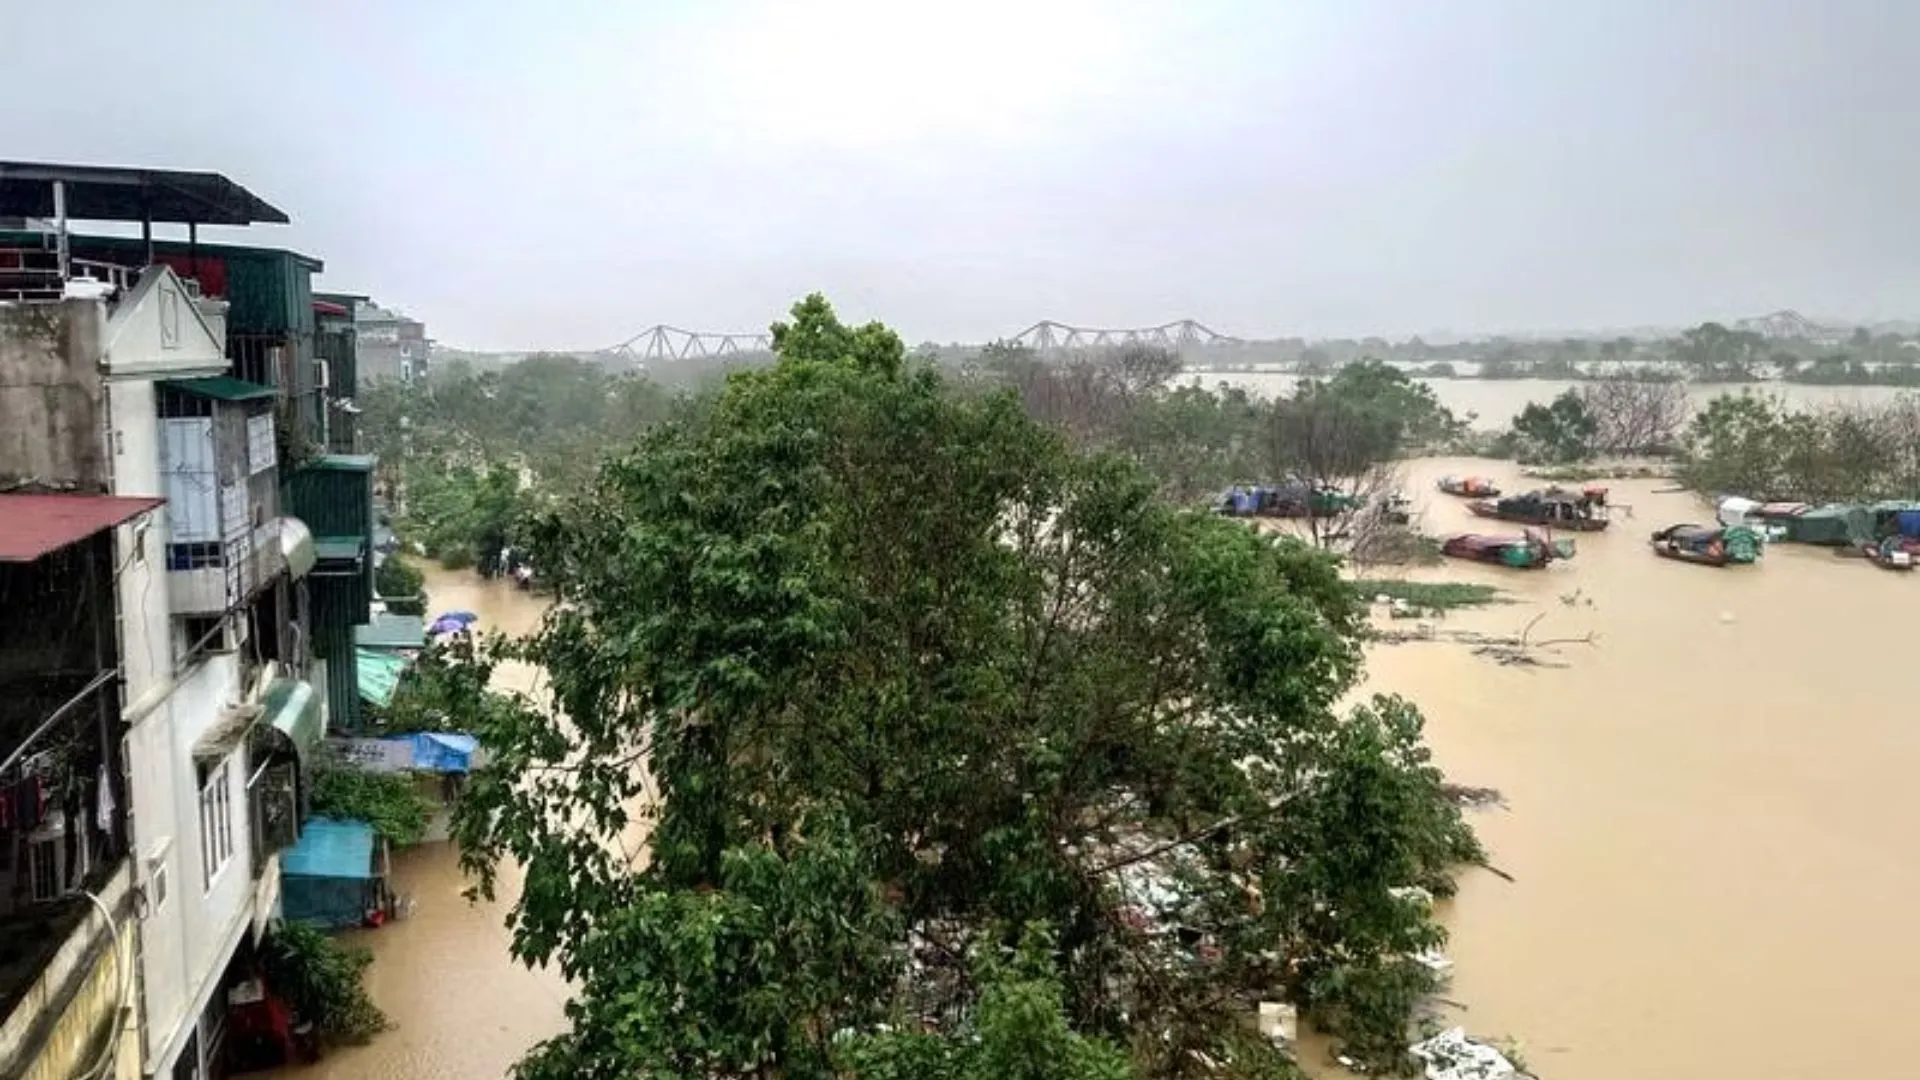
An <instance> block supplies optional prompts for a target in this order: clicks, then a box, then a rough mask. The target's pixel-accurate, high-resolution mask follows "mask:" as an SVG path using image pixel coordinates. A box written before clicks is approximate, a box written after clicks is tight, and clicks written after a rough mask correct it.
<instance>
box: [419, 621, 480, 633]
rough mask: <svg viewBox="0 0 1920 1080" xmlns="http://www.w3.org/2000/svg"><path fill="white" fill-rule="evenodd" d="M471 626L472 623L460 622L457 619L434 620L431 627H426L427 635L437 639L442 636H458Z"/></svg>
mask: <svg viewBox="0 0 1920 1080" xmlns="http://www.w3.org/2000/svg"><path fill="white" fill-rule="evenodd" d="M472 625H473V624H472V623H464V622H461V621H460V620H459V619H435V620H434V621H433V625H431V626H429V627H427V633H428V634H430V635H432V636H433V637H439V636H440V635H442V634H458V633H460V632H461V631H463V630H465V629H466V628H467V627H469V626H472Z"/></svg>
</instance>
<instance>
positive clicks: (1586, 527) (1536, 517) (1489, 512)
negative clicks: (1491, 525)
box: [1467, 487, 1607, 532]
mask: <svg viewBox="0 0 1920 1080" xmlns="http://www.w3.org/2000/svg"><path fill="white" fill-rule="evenodd" d="M1467 509H1468V510H1469V511H1470V512H1471V513H1472V514H1473V515H1474V516H1475V517H1483V518H1493V519H1494V520H1496V521H1517V522H1520V523H1521V524H1524V525H1544V526H1548V527H1550V528H1555V529H1565V530H1567V531H1569V532H1599V531H1601V530H1602V529H1605V528H1606V527H1607V489H1606V488H1603V487H1589V488H1582V489H1581V490H1579V491H1568V490H1567V489H1565V488H1546V489H1544V490H1541V491H1529V492H1526V493H1525V494H1521V495H1512V496H1509V497H1507V498H1504V499H1475V500H1474V501H1472V502H1470V503H1468V504H1467Z"/></svg>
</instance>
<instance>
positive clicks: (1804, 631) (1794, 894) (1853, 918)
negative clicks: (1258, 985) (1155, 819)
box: [286, 460, 1920, 1080]
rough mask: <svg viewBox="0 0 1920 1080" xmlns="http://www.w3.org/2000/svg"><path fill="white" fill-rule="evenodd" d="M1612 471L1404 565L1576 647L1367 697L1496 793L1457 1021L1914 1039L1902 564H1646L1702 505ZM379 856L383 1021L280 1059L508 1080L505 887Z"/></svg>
mask: <svg viewBox="0 0 1920 1080" xmlns="http://www.w3.org/2000/svg"><path fill="white" fill-rule="evenodd" d="M1448 472H1460V473H1465V472H1479V473H1490V474H1493V475H1496V476H1497V477H1498V478H1499V479H1500V481H1501V482H1502V483H1503V484H1505V485H1506V486H1507V487H1508V488H1509V489H1510V490H1517V489H1519V488H1520V487H1523V486H1527V485H1526V484H1525V483H1524V482H1523V481H1521V480H1520V479H1519V478H1518V475H1517V473H1516V472H1515V471H1514V470H1513V469H1512V468H1511V467H1510V466H1502V465H1500V464H1498V463H1491V462H1486V461H1481V460H1426V461H1421V462H1417V463H1415V464H1414V466H1413V467H1412V468H1411V470H1410V472H1409V475H1408V477H1407V480H1406V491H1407V492H1408V494H1409V495H1411V496H1412V497H1413V498H1414V500H1415V503H1416V506H1417V507H1418V509H1419V511H1420V512H1421V513H1422V514H1423V516H1424V519H1425V521H1424V525H1425V528H1426V529H1427V531H1430V532H1437V533H1445V532H1451V531H1482V532H1501V531H1508V529H1507V527H1505V526H1502V525H1500V524H1498V523H1492V522H1485V521H1478V520H1477V519H1473V518H1471V517H1469V516H1468V515H1467V514H1466V512H1465V510H1464V509H1463V507H1462V504H1461V503H1460V502H1459V501H1458V500H1454V499H1451V498H1449V497H1447V496H1443V495H1440V494H1439V493H1437V492H1435V491H1434V489H1433V482H1434V480H1435V479H1436V478H1437V477H1439V476H1440V475H1443V474H1445V473H1448ZM1609 486H1610V487H1611V488H1612V491H1613V497H1614V501H1615V502H1616V504H1620V505H1619V506H1618V508H1617V509H1616V510H1615V512H1614V518H1615V524H1614V526H1613V529H1612V530H1611V531H1610V532H1609V533H1607V534H1604V535H1600V536H1582V537H1579V538H1578V539H1577V541H1576V543H1577V545H1578V554H1577V556H1576V557H1575V558H1574V559H1573V560H1571V561H1570V562H1566V563H1561V564H1557V565H1555V566H1553V567H1552V568H1551V569H1549V570H1547V571H1543V572H1537V573H1526V572H1517V571H1502V570H1500V569H1498V568H1494V567H1486V566H1474V565H1467V564H1458V563H1455V564H1450V565H1448V566H1445V567H1441V568H1438V569H1434V570H1425V571H1419V572H1416V573H1415V574H1414V575H1412V576H1419V577H1426V578H1433V579H1452V580H1465V581H1485V582H1491V583H1496V584H1499V585H1500V586H1502V587H1503V588H1506V589H1509V590H1510V591H1511V593H1512V595H1513V597H1514V599H1515V600H1517V601H1519V602H1517V603H1514V604H1509V605H1498V606H1493V607H1489V608H1485V609H1481V610H1477V611H1465V612H1456V613H1454V614H1452V615H1451V616H1449V617H1447V618H1446V619H1445V620H1443V621H1442V622H1441V623H1440V624H1439V625H1440V626H1441V628H1442V629H1452V630H1479V631H1483V632H1487V633H1502V634H1511V633H1517V632H1518V631H1519V630H1520V629H1521V627H1523V626H1524V625H1525V624H1526V623H1527V622H1528V620H1530V619H1532V618H1533V617H1534V616H1535V615H1539V614H1541V613H1545V616H1544V618H1542V619H1541V621H1540V623H1539V624H1538V625H1537V626H1536V627H1535V628H1534V630H1533V637H1534V638H1535V639H1536V640H1537V639H1540V638H1579V637H1582V636H1584V635H1587V634H1589V633H1592V634H1594V635H1596V640H1595V642H1594V643H1593V644H1591V645H1582V644H1575V645H1568V646H1565V647H1564V648H1562V649H1560V650H1559V651H1558V654H1557V656H1558V659H1559V660H1561V661H1563V662H1564V663H1565V664H1566V666H1565V667H1564V668H1538V669H1528V668H1518V667H1502V666H1499V665H1497V664H1495V663H1493V662H1492V661H1490V660H1486V659H1481V658H1476V657H1474V656H1472V655H1471V654H1470V653H1469V651H1468V649H1467V647H1465V646H1463V645H1460V644H1456V643H1447V642H1444V641H1440V642H1420V643H1409V644H1403V645H1392V646H1380V647H1377V648H1375V649H1374V650H1373V652H1372V656H1371V661H1370V673H1371V675H1370V678H1371V683H1370V688H1371V689H1380V690H1392V691H1396V692H1400V693H1403V694H1406V695H1408V696H1409V697H1411V698H1412V699H1414V700H1415V701H1417V702H1418V703H1419V704H1420V705H1421V706H1422V707H1423V709H1424V710H1425V711H1426V713H1427V716H1428V718H1429V726H1428V735H1429V738H1430V740H1431V742H1432V743H1433V746H1434V748H1435V752H1436V754H1437V756H1438V758H1439V761H1440V764H1441V765H1442V766H1443V767H1444V768H1445V769H1446V770H1447V771H1448V772H1449V773H1450V774H1451V775H1452V777H1453V778H1454V779H1455V780H1457V781H1459V782H1462V783H1467V784H1473V785H1482V786H1488V787H1494V788H1498V789H1499V790H1500V791H1501V792H1502V793H1503V794H1504V795H1505V797H1506V801H1507V804H1508V807H1507V809H1505V810H1498V809H1496V810H1488V811H1482V812H1478V813H1476V814H1475V815H1474V818H1473V820H1474V822H1475V824H1476V826H1477V827H1478V828H1479V829H1480V831H1481V834H1482V836H1483V837H1484V839H1485V840H1486V842H1487V846H1488V848H1489V850H1490V852H1491V854H1492V860H1493V862H1494V864H1495V865H1497V866H1499V867H1500V868H1501V869H1503V870H1505V871H1506V872H1508V873H1510V874H1512V875H1513V876H1514V878H1515V879H1516V880H1515V881H1514V882H1513V883H1508V882H1506V881H1503V880H1501V879H1499V878H1497V877H1495V876H1494V875H1492V874H1488V873H1484V872H1478V871H1476V872H1473V873H1470V874H1468V875H1467V876H1466V878H1465V880H1464V881H1463V883H1462V888H1461V892H1460V897H1459V898H1458V900H1457V901H1455V902H1454V903H1452V904H1450V905H1448V907H1447V912H1446V917H1447V921H1448V923H1449V925H1450V927H1451V929H1452V933H1453V940H1452V943H1451V945H1450V946H1449V948H1448V951H1449V953H1450V954H1451V955H1452V957H1453V958H1454V960H1455V961H1456V964H1457V967H1456V969H1455V972H1454V984H1453V988H1452V990H1451V991H1450V992H1449V994H1448V996H1449V997H1450V998H1451V999H1453V1000H1455V1001H1458V1002H1461V1003H1463V1004H1464V1005H1465V1006H1467V1009H1466V1011H1465V1012H1455V1013H1454V1014H1453V1016H1454V1020H1455V1022H1457V1023H1462V1024H1465V1025H1467V1026H1468V1027H1469V1029H1470V1030H1472V1031H1474V1032H1475V1033H1477V1034H1481V1035H1485V1036H1513V1037H1516V1038H1518V1039H1519V1040H1521V1045H1522V1047H1523V1050H1524V1053H1525V1055H1526V1058H1527V1060H1528V1062H1529V1063H1530V1065H1531V1066H1532V1068H1534V1069H1535V1070H1537V1071H1538V1072H1539V1073H1540V1074H1541V1075H1543V1076H1544V1077H1546V1078H1548V1080H1619V1078H1620V1077H1626V1076H1635V1077H1647V1078H1650V1080H1659V1078H1669V1077H1671V1078H1675V1080H1681V1078H1685V1080H1695V1078H1699V1077H1709V1076H1711V1077H1728V1078H1734V1080H1789V1078H1792V1080H1798V1078H1801V1077H1806V1076H1818V1075H1827V1074H1829V1073H1831V1072H1833V1071H1836V1066H1837V1065H1839V1063H1841V1062H1846V1061H1853V1062H1869V1063H1881V1062H1887V1061H1892V1060H1898V1059H1901V1058H1904V1057H1905V1056H1907V1055H1908V1053H1909V1052H1910V1051H1909V1050H1908V1049H1907V1038H1906V1036H1905V1034H1904V1031H1905V1024H1904V1021H1905V1019H1906V1018H1907V1015H1908V1014H1909V1012H1910V1010H1911V1008H1912V1006H1914V1005H1915V1004H1916V1003H1920V992H1916V991H1915V989H1914V976H1913V974H1912V973H1913V972H1914V971H1915V970H1920V940H1917V939H1916V938H1915V937H1914V936H1913V935H1912V934H1909V933H1907V932H1906V922H1905V919H1904V918H1903V916H1904V915H1905V914H1906V913H1907V911H1908V910H1909V909H1910V907H1911V898H1912V897H1914V896H1920V860H1916V859H1914V858H1912V857H1911V855H1910V854H1909V851H1910V839H1909V834H1910V831H1911V828H1912V827H1913V825H1914V824H1916V822H1920V810H1917V809H1916V798H1915V796H1913V795H1912V794H1911V793H1910V792H1911V781H1910V777H1911V776H1913V775H1914V773H1915V771H1916V769H1917V768H1920V724H1916V723H1915V721H1914V718H1913V711H1912V709H1911V708H1910V707H1908V706H1906V705H1904V704H1903V703H1904V702H1908V701H1910V700H1911V699H1912V697H1913V695H1914V693H1915V691H1916V690H1917V689H1920V676H1917V675H1916V673H1915V670H1916V661H1917V660H1920V657H1916V655H1915V643H1914V637H1913V635H1912V632H1911V626H1912V622H1913V613H1914V612H1916V611H1920V580H1917V579H1916V578H1920V575H1914V576H1903V575H1896V574H1889V573H1886V572H1884V571H1880V570H1876V569H1874V568H1872V567H1870V566H1867V565H1865V564H1863V563H1861V562H1860V561H1858V560H1850V559H1841V558H1836V557H1835V556H1834V555H1832V554H1831V553H1829V552H1828V551H1826V550H1824V549H1815V548H1795V547H1788V546H1781V547H1776V548H1772V549H1770V550H1769V551H1768V552H1767V555H1766V557H1765V558H1764V559H1763V560H1762V562H1761V564H1760V565H1758V566H1754V567H1747V568H1731V569H1725V570H1716V569H1710V568H1706V567H1701V566H1694V565H1689V564H1684V563H1678V562H1671V561H1666V560H1661V559H1656V558H1654V557H1653V556H1652V555H1651V554H1650V552H1649V551H1648V550H1647V545H1646V535H1647V533H1649V532H1651V531H1652V530H1654V529H1656V528H1659V527H1662V526H1665V525H1668V524H1672V523H1675V522H1680V521H1688V520H1691V521H1705V520H1709V519H1710V517H1711V514H1710V511H1708V510H1707V509H1706V508H1705V507H1703V506H1701V505H1700V504H1698V503H1697V502H1695V501H1694V500H1693V499H1692V498H1691V497H1690V496H1686V495H1680V494H1657V493H1656V489H1657V488H1660V487H1663V486H1665V485H1664V483H1662V482H1659V481H1632V482H1615V483H1612V484H1610V485H1609ZM428 589H429V591H430V593H431V596H432V607H433V609H434V610H435V611H438V610H442V609H448V608H468V609H471V610H473V611H475V612H477V613H479V615H480V617H481V625H482V626H483V627H484V628H486V629H490V630H503V631H521V630H526V629H529V628H531V627H532V626H533V625H534V623H535V621H536V620H537V619H538V617H539V614H540V602H539V601H538V600H537V599H535V598H532V597H529V596H528V595H527V594H525V593H520V592H517V591H514V590H512V589H511V588H510V587H508V586H506V585H505V584H493V583H481V582H478V581H476V580H475V579H474V578H473V577H472V576H471V575H470V574H466V573H459V574H449V573H445V572H441V571H437V570H432V569H430V570H429V572H428ZM503 676H504V677H505V678H506V679H508V680H511V681H514V682H517V683H518V684H520V685H523V686H524V685H526V682H525V680H526V678H527V676H528V673H527V672H525V671H520V672H509V673H503ZM396 868H397V869H396V873H397V876H398V887H399V889H400V891H401V892H402V893H404V894H409V895H411V896H412V897H413V898H414V899H415V901H416V902H417V905H418V906H417V909H416V910H415V912H414V914H413V916H412V917H411V918H409V919H406V920H403V921H401V922H399V923H397V924H395V925H392V926H389V927H387V928H385V929H382V930H379V931H374V932H370V933H365V934H361V935H358V937H359V940H361V941H362V942H364V943H365V944H367V945H368V946H369V947H371V948H372V949H373V950H374V953H375V955H376V957H377V959H376V962H375V964H374V966H373V968H372V970H371V974H370V980H371V983H370V989H371V992H372V994H373V997H374V999H375V1001H376V1002H378V1003H379V1005H380V1006H381V1007H382V1008H383V1009H385V1010H387V1012H388V1014H389V1015H390V1016H391V1017H392V1018H393V1019H394V1021H395V1022H396V1024H397V1025H398V1026H397V1028H396V1029H395V1030H394V1031H391V1032H388V1033H387V1034H385V1035H382V1036H380V1037H379V1038H377V1039H375V1040H374V1042H373V1043H372V1044H371V1045H369V1046H366V1047H359V1048H353V1049H348V1050H343V1051H338V1052H335V1053H333V1054H331V1055H329V1056H328V1058H327V1059H326V1060H325V1061H324V1062H323V1063H322V1064H320V1065H318V1066H314V1067H311V1068H307V1069H299V1070H289V1071H288V1072H287V1074H286V1075H295V1074H298V1075H301V1076H306V1077H312V1078H321V1077H325V1078H340V1080H347V1078H366V1080H398V1078H402V1077H419V1078H441V1077H475V1078H479V1077H486V1078H491V1077H498V1076H501V1075H503V1074H504V1073H505V1071H506V1070H507V1068H508V1067H509V1066H510V1065H511V1064H512V1063H513V1062H514V1061H515V1060H516V1059H517V1058H518V1057H519V1056H520V1055H521V1054H522V1053H524V1052H525V1051H526V1049H527V1048H529V1047H530V1046H531V1045H532V1044H533V1043H535V1042H536V1041H538V1040H539V1039H541V1038H543V1037H545V1036H547V1035H550V1034H552V1033H554V1032H556V1031H557V1030H559V1029H560V1028H561V1027H562V1026H563V1024H564V1017H563V1014H562V1007H563V1003H564V1001H565V995H566V987H565V985H564V984H563V983H562V981H561V980H560V978H559V977H558V975H557V974H555V973H551V972H530V971H528V970H526V969H525V968H522V967H520V966H519V965H517V964H515V963H514V962H513V961H512V960H510V959H509V958H508V956H507V949H506V941H507V939H506V931H505V929H504V927H503V925H502V917H503V914H504V910H505V909H504V907H503V906H501V905H487V906H482V907H473V906H470V905H468V904H467V903H466V902H465V901H464V900H463V899H461V897H460V895H459V891H460V888H461V886H462V884H463V882H462V880H461V878H460V876H459V874H458V870H457V867H456V866H455V862H454V857H453V853H452V851H451V850H450V849H449V848H448V846H447V845H444V844H440V845H429V846H426V847H422V848H418V849H415V850H412V851H409V852H406V853H404V854H403V855H401V856H400V857H399V858H398V859H397V860H396ZM508 880H509V882H511V880H512V879H511V877H509V879H508ZM1842 1067H1843V1068H1844V1066H1842ZM1873 1068H1874V1067H1873V1066H1869V1071H1872V1069H1873ZM1848 1071H1852V1070H1848Z"/></svg>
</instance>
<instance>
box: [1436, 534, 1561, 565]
mask: <svg viewBox="0 0 1920 1080" xmlns="http://www.w3.org/2000/svg"><path fill="white" fill-rule="evenodd" d="M1440 554H1442V555H1445V556H1447V557H1449V558H1454V559H1469V560H1471V561H1473V562H1483V563H1490V564H1492V565H1494V566H1506V567H1511V568H1513V569H1515V570H1538V569H1541V568H1542V567H1544V566H1546V565H1547V564H1549V563H1552V562H1554V561H1556V560H1559V559H1571V558H1573V541H1571V540H1555V541H1551V542H1549V541H1547V540H1546V539H1544V538H1543V537H1541V536H1540V535H1539V534H1538V533H1535V532H1533V531H1532V530H1531V529H1529V530H1528V531H1527V534H1526V535H1525V536H1489V535H1486V534H1484V533H1461V534H1460V535H1458V536H1450V537H1448V538H1447V539H1446V540H1444V541H1442V542H1441V544H1440Z"/></svg>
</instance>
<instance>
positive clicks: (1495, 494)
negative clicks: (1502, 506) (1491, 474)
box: [1434, 476, 1500, 499]
mask: <svg viewBox="0 0 1920 1080" xmlns="http://www.w3.org/2000/svg"><path fill="white" fill-rule="evenodd" d="M1434 486H1435V487H1438V488H1439V489H1440V490H1441V491H1442V492H1444V493H1445V494H1448V495H1459V496H1461V497H1463V498H1468V499H1497V498H1499V497H1500V485H1498V484H1496V483H1494V482H1493V481H1491V480H1489V479H1487V478H1486V477H1484V476H1443V477H1441V478H1440V481H1439V483H1437V484H1435V485H1434Z"/></svg>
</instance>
